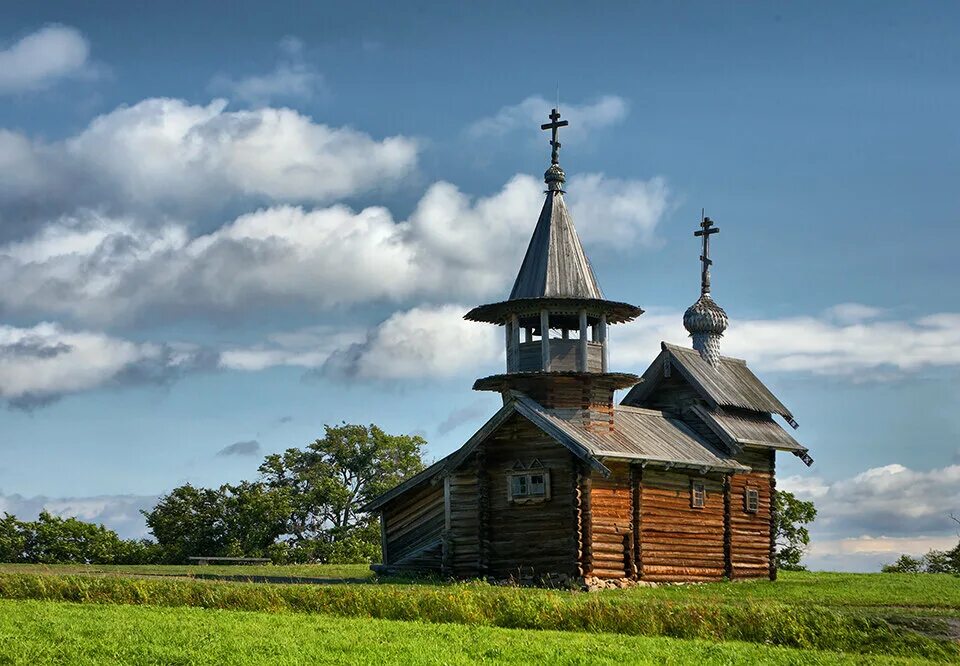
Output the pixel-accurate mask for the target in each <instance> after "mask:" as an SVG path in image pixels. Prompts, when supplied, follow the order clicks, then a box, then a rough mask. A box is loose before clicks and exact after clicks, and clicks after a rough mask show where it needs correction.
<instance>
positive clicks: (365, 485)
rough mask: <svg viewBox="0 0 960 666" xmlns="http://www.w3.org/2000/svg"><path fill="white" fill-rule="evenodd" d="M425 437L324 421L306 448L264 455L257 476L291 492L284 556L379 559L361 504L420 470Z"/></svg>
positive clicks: (376, 540) (376, 533)
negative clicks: (319, 435) (321, 431)
mask: <svg viewBox="0 0 960 666" xmlns="http://www.w3.org/2000/svg"><path fill="white" fill-rule="evenodd" d="M425 446H426V441H424V439H423V438H422V437H419V436H416V435H388V434H387V433H385V432H384V431H383V430H382V429H380V428H379V427H377V426H375V425H370V426H363V425H354V424H346V423H344V424H342V425H338V426H329V425H328V426H325V432H324V437H323V438H322V439H318V440H316V441H315V442H313V443H312V444H310V445H308V446H307V447H306V448H305V449H295V448H291V449H287V450H286V451H284V452H283V453H280V454H273V455H269V456H267V457H266V458H265V459H264V462H263V464H262V465H261V466H260V473H261V475H262V478H263V481H264V482H265V483H266V484H267V485H268V486H269V487H270V488H272V489H275V490H282V491H284V492H286V493H287V496H288V497H289V498H290V502H291V510H290V514H289V516H288V520H287V533H288V534H289V535H290V541H291V543H290V556H291V557H292V558H293V559H297V560H304V559H308V560H320V561H325V562H344V561H354V562H355V561H371V560H373V559H376V558H378V557H379V554H380V536H379V531H378V530H377V529H376V528H375V525H374V524H373V523H372V518H371V516H369V515H367V514H364V513H362V512H361V511H360V508H361V507H362V506H363V505H364V504H366V503H367V502H369V501H370V500H371V499H373V498H374V497H376V496H377V495H379V494H380V493H382V492H384V491H386V490H388V489H389V488H391V487H393V486H394V485H396V484H397V483H400V482H401V481H403V480H404V479H406V478H408V477H410V476H412V475H413V474H416V473H417V472H420V471H421V470H423V468H424V462H423V453H424V451H423V449H424V447H425Z"/></svg>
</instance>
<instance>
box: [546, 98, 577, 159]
mask: <svg viewBox="0 0 960 666" xmlns="http://www.w3.org/2000/svg"><path fill="white" fill-rule="evenodd" d="M549 117H550V121H551V122H549V123H545V124H543V125H540V129H542V130H552V132H553V136H552V138H551V139H550V146H551V147H552V148H553V150H552V151H551V152H550V164H560V142H559V141H557V130H558V129H559V128H561V127H566V126H567V125H569V124H570V123H569V122H567V121H566V120H560V112H559V111H557V110H556V109H554V110H553V111H551V112H550V116H549Z"/></svg>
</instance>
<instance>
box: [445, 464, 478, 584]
mask: <svg viewBox="0 0 960 666" xmlns="http://www.w3.org/2000/svg"><path fill="white" fill-rule="evenodd" d="M477 471H478V466H477V458H476V456H474V457H472V458H471V459H470V461H469V462H468V463H466V464H464V465H463V466H462V467H461V468H460V469H458V470H457V471H456V472H455V473H453V474H451V475H450V476H449V477H448V478H447V481H446V483H447V484H448V488H449V499H448V504H449V512H448V514H447V524H446V529H447V538H446V539H445V540H444V543H445V544H446V547H447V548H448V550H449V552H448V553H447V554H446V558H445V561H446V564H447V569H448V572H447V573H449V575H452V576H456V577H458V578H476V577H477V576H479V575H480V483H479V477H478V475H477Z"/></svg>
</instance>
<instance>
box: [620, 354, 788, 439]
mask: <svg viewBox="0 0 960 666" xmlns="http://www.w3.org/2000/svg"><path fill="white" fill-rule="evenodd" d="M660 346H661V349H662V351H661V352H660V355H659V356H657V358H656V360H655V361H654V362H653V363H652V364H650V367H649V368H647V371H646V372H645V373H643V380H642V381H641V383H640V384H637V386H635V387H634V388H633V390H631V391H630V393H628V394H627V397H626V398H624V403H626V404H630V405H640V404H643V402H644V400H646V398H648V397H649V396H650V395H652V394H653V392H654V391H655V390H656V388H657V386H658V385H659V383H660V382H661V381H662V379H663V376H664V364H665V363H667V362H669V363H670V367H671V371H673V370H676V371H678V372H679V373H680V374H681V375H682V376H683V377H684V378H685V379H686V380H687V381H688V382H689V383H690V384H691V385H692V386H693V387H694V388H695V389H696V390H697V391H698V392H699V393H700V395H701V396H702V397H703V398H704V399H705V400H706V401H707V402H708V403H710V405H711V406H712V407H739V408H741V409H749V410H753V411H756V412H768V413H773V414H779V415H781V416H782V417H783V418H785V419H787V421H790V422H792V421H793V415H792V414H791V413H790V410H789V409H787V408H786V407H785V406H784V404H783V403H782V402H780V401H779V400H778V399H777V397H776V396H775V395H773V393H771V392H770V389H768V388H767V387H766V386H764V384H763V382H761V381H760V379H759V378H758V377H757V376H756V375H755V374H753V372H752V371H751V370H750V368H748V367H747V362H746V361H744V360H742V359H738V358H731V357H729V356H721V357H720V363H719V364H718V365H717V366H716V367H714V366H712V365H710V364H709V363H707V362H706V361H704V360H703V359H702V358H701V357H700V354H699V353H698V352H697V351H696V350H694V349H688V348H686V347H678V346H677V345H671V344H668V343H666V342H661V343H660ZM791 425H793V423H791Z"/></svg>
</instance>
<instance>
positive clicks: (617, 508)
mask: <svg viewBox="0 0 960 666" xmlns="http://www.w3.org/2000/svg"><path fill="white" fill-rule="evenodd" d="M606 466H607V468H608V469H609V470H610V472H611V474H610V476H609V477H606V478H604V477H603V475H601V474H599V473H598V472H594V473H593V476H592V478H591V482H590V549H591V555H592V557H591V571H590V572H589V573H590V574H592V575H594V576H597V577H599V578H624V577H632V576H633V575H634V573H635V568H634V561H633V558H634V555H633V551H634V540H633V522H634V520H633V518H634V517H633V489H632V487H631V485H630V484H631V474H630V465H629V464H628V463H625V462H614V461H607V462H606Z"/></svg>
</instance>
